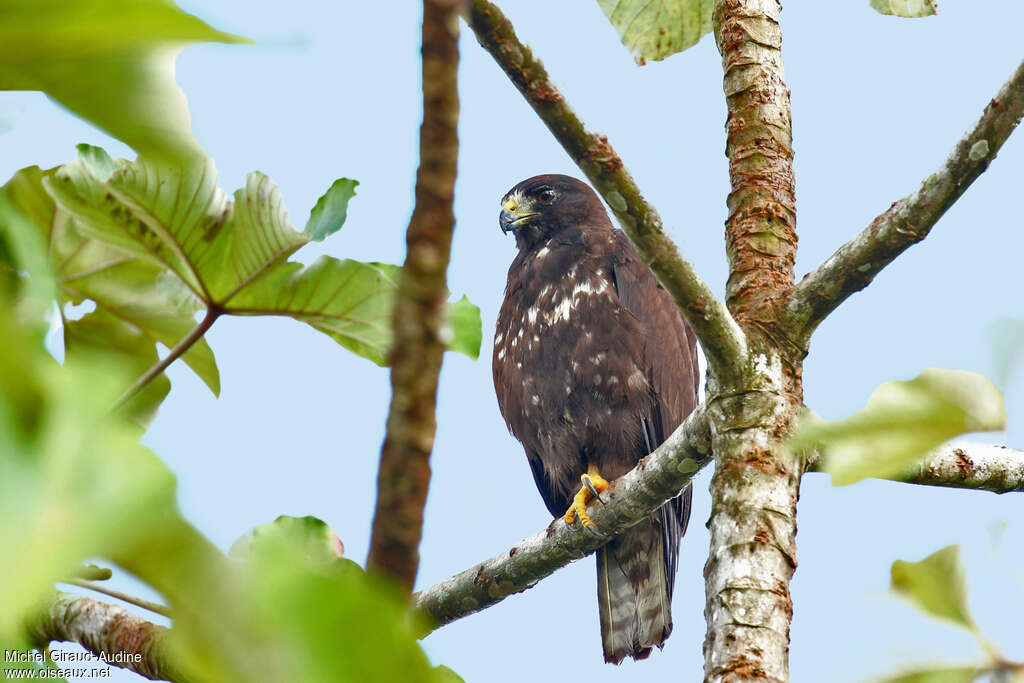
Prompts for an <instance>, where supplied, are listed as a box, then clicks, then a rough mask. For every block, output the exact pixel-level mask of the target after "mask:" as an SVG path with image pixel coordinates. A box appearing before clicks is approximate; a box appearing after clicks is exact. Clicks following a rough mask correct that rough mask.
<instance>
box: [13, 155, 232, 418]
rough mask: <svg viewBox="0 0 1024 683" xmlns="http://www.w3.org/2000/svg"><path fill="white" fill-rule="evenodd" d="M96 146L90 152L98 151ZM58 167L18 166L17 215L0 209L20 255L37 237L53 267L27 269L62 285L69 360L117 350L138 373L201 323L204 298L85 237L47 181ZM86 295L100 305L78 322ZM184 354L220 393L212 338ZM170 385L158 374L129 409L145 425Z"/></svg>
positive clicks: (59, 294)
mask: <svg viewBox="0 0 1024 683" xmlns="http://www.w3.org/2000/svg"><path fill="white" fill-rule="evenodd" d="M95 149H96V148H91V149H86V150H83V151H84V152H85V153H88V154H95ZM104 156H105V155H104ZM96 159H100V157H96ZM53 173H54V171H52V170H51V171H41V170H40V169H39V168H38V167H30V168H26V169H22V170H21V171H18V173H16V174H15V175H14V177H13V178H11V180H10V181H8V183H7V184H6V185H5V186H4V187H3V188H2V192H3V194H4V195H5V196H7V197H8V198H9V199H10V203H11V209H14V210H15V211H17V214H14V213H12V212H10V211H8V212H7V213H4V214H2V215H0V218H2V220H0V223H3V225H4V226H5V227H6V229H8V230H9V231H12V232H14V231H17V232H18V234H15V235H14V237H15V238H16V239H14V240H13V243H14V244H15V245H20V246H21V253H20V254H19V259H18V260H20V261H22V262H25V261H26V259H30V254H31V253H32V250H31V249H28V248H27V245H28V243H29V242H38V243H39V244H40V245H41V247H39V248H41V249H42V250H43V252H44V253H45V254H47V255H48V261H49V264H48V265H47V266H46V267H45V268H44V266H43V265H42V264H38V263H36V264H32V263H24V266H25V267H24V268H23V269H24V270H26V271H28V272H30V273H32V274H33V275H34V277H33V278H31V280H33V281H36V282H47V281H48V278H47V277H43V276H42V273H41V272H40V271H42V270H44V269H45V270H49V271H51V272H52V275H53V276H54V281H55V282H56V284H57V285H58V286H57V287H56V288H55V291H53V292H52V293H51V294H50V299H49V300H50V301H53V299H54V298H55V299H56V301H57V304H58V307H59V308H60V310H61V312H62V318H63V332H64V343H65V352H66V356H67V358H68V360H69V361H70V362H75V361H76V360H77V359H78V358H79V357H81V356H83V355H97V354H99V355H104V356H108V357H109V356H111V355H113V356H116V357H117V358H119V359H120V360H123V361H126V362H127V366H126V367H127V368H128V369H129V373H130V375H131V376H133V377H137V376H139V375H141V374H143V373H144V372H145V371H146V370H148V369H149V368H150V367H151V366H152V365H154V364H155V363H156V362H157V360H158V356H157V348H156V345H157V343H161V344H164V345H165V346H167V347H168V348H172V347H174V346H175V345H176V344H177V343H178V341H180V340H181V339H182V338H183V337H184V336H185V335H187V334H188V332H189V331H190V330H191V329H192V328H193V327H195V325H196V321H195V314H196V312H197V311H199V310H201V308H202V302H201V301H200V300H199V299H198V298H197V297H195V296H194V295H193V294H192V293H191V292H190V291H189V290H188V289H187V288H185V287H183V286H182V285H181V283H180V281H179V280H177V279H176V278H173V277H168V276H167V274H166V273H165V271H164V269H163V268H162V267H161V266H160V265H159V264H155V263H153V262H151V261H150V260H147V259H144V258H141V257H138V256H133V255H131V254H128V253H126V252H124V251H122V250H120V249H117V248H115V247H113V246H111V245H110V244H108V243H105V242H103V241H101V240H98V239H95V238H92V237H88V236H87V235H85V234H84V233H83V231H82V230H81V225H80V224H79V223H78V222H77V221H76V220H75V219H74V218H73V217H72V216H71V215H70V214H68V213H67V212H64V211H60V210H58V208H57V206H56V204H55V203H54V201H53V200H52V199H51V197H50V196H49V195H48V194H47V192H46V191H45V189H44V182H45V179H46V178H49V177H51V176H52V175H53ZM84 301H92V302H94V303H95V304H96V308H95V310H94V311H92V312H90V313H88V314H86V315H85V316H83V317H81V318H80V319H78V320H72V319H69V318H66V317H64V316H63V312H64V310H65V308H66V307H67V306H69V305H72V304H81V303H82V302H84ZM184 360H185V362H186V363H188V365H189V366H190V367H191V368H192V369H193V370H194V371H195V372H196V374H197V375H199V377H200V378H201V379H202V380H203V381H204V382H205V383H206V384H207V386H209V387H210V390H211V391H213V392H214V394H217V393H219V391H220V376H219V374H218V371H217V365H216V362H215V360H214V357H213V351H212V350H211V349H210V347H209V345H208V344H207V343H206V341H205V340H202V339H200V340H199V341H198V342H197V343H196V344H195V345H193V346H192V348H191V349H190V350H189V351H188V352H187V353H185V355H184ZM169 389H170V382H169V381H168V380H167V379H166V378H165V377H160V378H157V379H156V380H154V381H153V382H152V383H151V385H150V386H148V387H146V389H145V391H144V392H143V394H142V395H141V396H139V397H137V398H136V399H134V401H133V403H132V405H131V406H129V412H130V413H131V414H132V415H134V416H135V417H136V419H138V420H139V421H140V422H143V423H144V422H145V421H146V420H147V418H148V417H150V416H151V415H152V413H153V411H155V409H156V407H157V406H158V405H159V403H160V401H162V400H163V398H164V396H165V395H166V394H167V392H168V391H169Z"/></svg>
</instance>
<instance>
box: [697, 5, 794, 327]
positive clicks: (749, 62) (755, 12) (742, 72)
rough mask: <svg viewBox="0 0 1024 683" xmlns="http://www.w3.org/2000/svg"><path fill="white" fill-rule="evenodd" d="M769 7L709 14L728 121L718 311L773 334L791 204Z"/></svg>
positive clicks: (777, 34)
mask: <svg viewBox="0 0 1024 683" xmlns="http://www.w3.org/2000/svg"><path fill="white" fill-rule="evenodd" d="M781 9H782V6H781V4H780V3H779V2H778V1H777V0H724V1H720V2H719V3H718V5H717V6H716V8H715V38H716V39H717V41H718V49H719V51H720V52H721V53H722V68H723V70H724V73H725V77H724V88H725V96H726V103H727V105H728V109H729V114H728V121H727V123H726V134H727V140H726V155H727V156H728V157H729V179H730V181H731V183H732V191H731V192H730V193H729V199H728V207H729V217H728V219H727V220H726V231H725V236H726V250H727V253H728V256H729V281H728V283H727V286H726V304H727V305H728V306H729V310H730V311H732V314H733V316H735V317H736V319H737V321H739V323H740V325H741V326H743V325H744V324H745V323H749V324H760V325H764V326H766V327H768V328H769V329H770V328H772V327H773V326H774V322H775V316H774V313H773V309H774V307H775V306H776V305H777V303H778V300H779V296H780V294H782V293H785V292H788V290H789V288H790V287H791V286H792V284H793V262H794V260H795V258H796V242H797V238H796V200H795V195H794V180H793V144H792V125H791V120H790V107H789V89H788V88H787V87H786V81H785V75H784V73H783V69H782V50H781V46H782V32H781V29H780V28H779V12H780V10H781Z"/></svg>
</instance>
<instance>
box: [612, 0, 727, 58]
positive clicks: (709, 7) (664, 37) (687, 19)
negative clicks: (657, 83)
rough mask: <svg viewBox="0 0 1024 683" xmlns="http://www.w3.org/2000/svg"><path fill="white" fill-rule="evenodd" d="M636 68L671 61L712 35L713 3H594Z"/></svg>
mask: <svg viewBox="0 0 1024 683" xmlns="http://www.w3.org/2000/svg"><path fill="white" fill-rule="evenodd" d="M597 4H598V5H600V6H601V10H602V11H603V12H604V15H605V16H606V17H608V20H609V21H610V22H612V25H613V26H614V27H615V30H617V31H618V32H619V36H620V37H621V38H622V44H623V45H625V46H626V47H627V48H629V51H630V52H632V53H633V55H634V56H635V57H636V61H637V63H638V64H641V65H642V64H644V63H645V62H646V61H647V60H648V59H653V60H655V61H657V60H661V59H665V58H666V57H670V56H672V55H674V54H675V53H677V52H682V51H683V50H685V49H687V48H689V47H692V46H694V45H696V44H697V42H698V41H699V40H700V39H701V38H702V37H703V36H704V34H706V33H710V32H711V28H712V22H711V15H712V13H713V12H714V10H715V0H597Z"/></svg>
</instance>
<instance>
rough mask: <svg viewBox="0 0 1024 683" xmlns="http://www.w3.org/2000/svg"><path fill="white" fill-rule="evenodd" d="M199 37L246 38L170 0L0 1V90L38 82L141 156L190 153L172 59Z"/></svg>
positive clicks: (34, 86)
mask: <svg viewBox="0 0 1024 683" xmlns="http://www.w3.org/2000/svg"><path fill="white" fill-rule="evenodd" d="M199 41H216V42H223V43H241V42H248V41H247V40H246V39H244V38H239V37H238V36H233V35H230V34H228V33H223V32H221V31H217V30H215V29H213V28H211V27H210V26H208V25H207V24H205V23H204V22H202V21H200V20H199V19H197V18H196V17H194V16H192V15H190V14H187V13H186V12H183V11H181V10H180V9H178V8H177V7H176V6H175V5H174V3H173V2H171V1H170V0H0V90H42V91H43V92H45V93H46V94H48V95H49V96H50V97H52V98H53V99H55V100H57V101H58V102H60V103H61V104H63V105H64V106H65V107H67V108H68V109H70V110H72V111H73V112H75V113H76V114H78V115H79V116H82V117H83V118H86V119H88V120H90V121H92V122H93V123H95V124H96V125H98V126H99V127H100V128H103V129H104V130H106V131H107V132H108V133H110V134H111V135H113V136H114V137H116V138H118V139H120V140H123V141H124V142H126V143H127V144H129V145H131V146H132V147H133V148H135V150H136V151H137V152H139V153H140V154H144V155H147V156H151V157H154V158H164V159H175V160H178V161H183V160H186V159H193V158H196V157H199V156H201V154H202V153H201V150H200V149H199V145H198V143H197V142H196V141H195V138H193V136H192V132H191V126H190V120H189V114H188V104H187V102H186V100H185V95H184V93H182V91H181V89H180V88H179V87H178V84H177V83H176V82H175V80H174V59H175V56H176V55H177V53H178V52H179V51H180V50H181V48H182V47H183V46H184V45H186V44H188V43H194V42H199Z"/></svg>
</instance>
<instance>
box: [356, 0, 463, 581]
mask: <svg viewBox="0 0 1024 683" xmlns="http://www.w3.org/2000/svg"><path fill="white" fill-rule="evenodd" d="M460 5H461V1H460V0H425V1H424V3H423V48H422V50H423V125H422V127H421V128H420V165H419V170H418V171H417V174H416V206H415V208H414V209H413V213H412V218H411V219H410V220H409V229H408V231H407V232H406V244H407V246H408V251H407V253H406V257H405V264H404V266H403V268H402V273H401V278H400V280H399V283H398V294H397V299H396V301H395V310H394V317H393V322H394V330H395V340H394V346H393V347H392V350H391V358H390V360H391V390H392V395H391V409H390V412H389V414H388V422H387V435H386V437H385V439H384V446H383V448H382V449H381V456H380V471H379V473H378V476H377V507H376V511H375V513H374V517H373V536H372V538H371V541H370V552H369V556H368V557H367V567H368V568H371V569H376V570H378V571H381V572H384V573H386V574H389V575H391V576H392V577H394V578H395V579H396V580H397V581H398V583H399V584H400V585H401V586H402V587H403V588H404V589H405V590H406V591H408V592H409V593H411V592H412V585H413V581H414V580H415V578H416V571H417V568H418V567H419V543H420V538H421V536H422V533H423V506H424V505H425V504H426V500H427V487H428V486H429V483H430V452H431V450H433V447H434V434H435V432H436V430H437V420H436V417H435V409H436V401H437V381H438V375H439V373H440V372H441V360H442V357H443V356H444V326H445V324H446V321H445V300H446V299H447V297H448V286H447V283H446V275H445V273H446V271H447V269H448V260H449V257H450V255H451V245H452V229H453V228H454V226H455V216H454V213H453V208H452V201H453V198H454V193H455V174H456V167H457V161H458V151H459V143H458V131H457V128H458V121H459V94H458V87H457V76H458V67H459V45H458V34H459V20H458V8H459V6H460Z"/></svg>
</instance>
